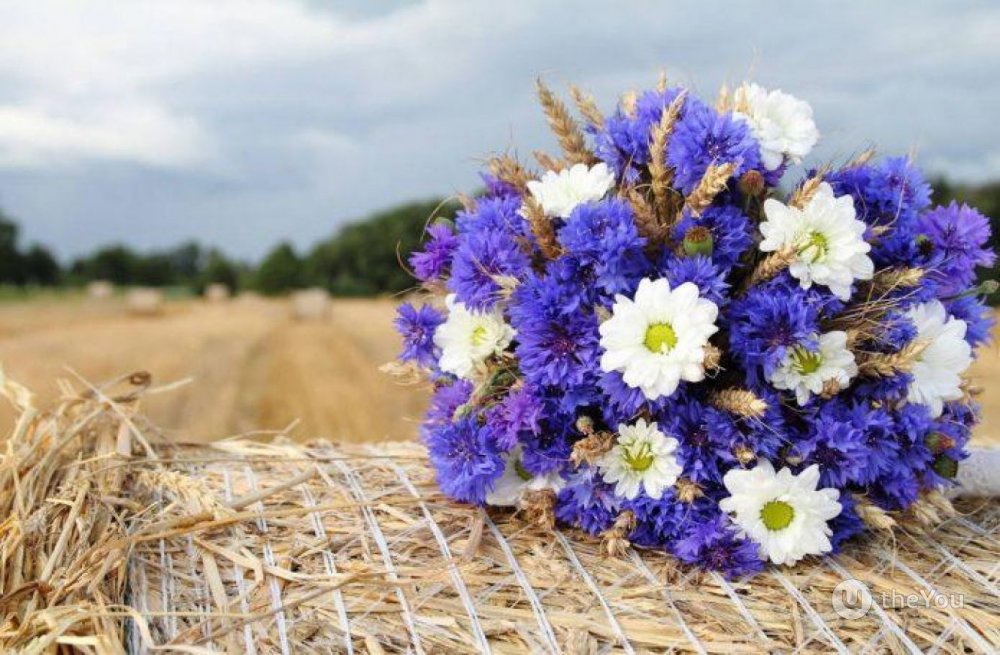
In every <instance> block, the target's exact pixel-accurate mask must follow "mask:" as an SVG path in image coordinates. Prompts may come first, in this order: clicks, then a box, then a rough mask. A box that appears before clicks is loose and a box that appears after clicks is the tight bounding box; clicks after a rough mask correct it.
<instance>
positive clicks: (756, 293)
mask: <svg viewBox="0 0 1000 655" xmlns="http://www.w3.org/2000/svg"><path fill="white" fill-rule="evenodd" d="M817 305H818V303H816V302H815V301H813V299H812V296H811V295H810V294H809V293H807V292H805V291H802V290H801V289H788V291H787V293H774V291H773V289H772V288H771V285H764V286H760V287H757V288H755V289H753V290H751V291H750V292H749V293H747V294H746V296H744V297H743V298H742V299H740V300H737V301H734V302H733V303H732V305H731V307H730V309H729V319H730V328H729V329H730V338H729V343H730V347H731V350H732V354H733V355H734V356H735V357H736V359H737V360H738V361H739V362H740V363H741V364H742V365H743V367H744V368H745V369H746V373H747V378H748V380H749V381H750V382H751V383H757V382H760V381H762V376H763V378H768V377H770V375H771V374H772V373H773V372H774V370H775V369H776V368H777V367H778V366H779V365H780V364H781V362H782V361H783V360H784V358H785V355H786V354H787V353H788V350H789V349H790V348H793V347H795V346H802V347H805V348H810V349H814V348H816V347H817V346H818V344H817V342H816V337H817V335H818V334H819V332H820V328H819V308H818V306H817Z"/></svg>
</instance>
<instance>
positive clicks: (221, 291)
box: [205, 283, 231, 303]
mask: <svg viewBox="0 0 1000 655" xmlns="http://www.w3.org/2000/svg"><path fill="white" fill-rule="evenodd" d="M230 295H231V294H230V293H229V287H228V286H226V285H225V284H218V283H216V284H210V285H208V286H207V287H205V300H207V301H208V302H211V303H220V302H225V301H227V300H229V296H230Z"/></svg>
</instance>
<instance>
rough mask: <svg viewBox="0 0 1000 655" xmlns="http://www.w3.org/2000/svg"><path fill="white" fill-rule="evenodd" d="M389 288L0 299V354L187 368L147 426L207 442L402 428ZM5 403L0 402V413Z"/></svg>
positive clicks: (411, 390) (20, 359)
mask: <svg viewBox="0 0 1000 655" xmlns="http://www.w3.org/2000/svg"><path fill="white" fill-rule="evenodd" d="M395 306H396V303H395V302H394V301H393V300H390V299H380V300H345V299H334V300H333V301H332V303H331V309H330V313H329V316H328V317H326V318H323V319H319V320H314V321H296V320H295V319H294V318H293V312H292V308H291V305H290V301H288V300H268V299H263V298H259V297H253V296H251V297H238V298H234V299H232V300H230V301H228V302H225V303H209V302H206V301H204V300H198V299H193V300H182V301H172V302H167V303H166V305H165V307H164V309H163V313H162V315H160V316H153V317H145V316H130V315H129V314H128V311H127V307H126V305H125V302H124V300H123V299H122V298H120V297H114V298H105V299H100V300H96V301H95V300H92V299H88V298H86V297H84V296H83V295H81V296H79V297H69V298H40V299H37V300H32V301H27V302H16V303H15V302H10V303H2V304H0V363H2V364H3V366H4V367H5V369H6V370H7V372H8V374H9V375H10V376H11V377H13V378H14V379H16V380H18V381H20V382H22V383H24V384H25V385H27V386H28V387H29V388H31V389H32V390H34V391H36V392H37V393H39V394H40V395H41V396H42V398H41V400H42V401H43V402H48V401H51V400H54V399H55V398H56V397H57V395H58V392H59V390H58V387H57V385H56V384H55V382H53V380H55V379H56V378H59V377H62V378H71V377H72V374H71V373H70V372H69V371H68V370H67V367H70V368H71V369H72V370H74V371H76V372H78V373H79V374H80V375H81V376H83V377H84V378H86V379H88V380H91V381H101V380H107V379H110V378H114V377H117V376H118V375H120V374H122V373H124V372H130V371H133V370H138V369H143V370H147V371H149V372H151V373H153V374H154V375H155V376H156V380H155V382H156V383H157V384H161V385H162V384H167V383H170V382H175V381H179V380H185V379H190V382H189V383H188V384H187V385H186V386H185V387H184V388H182V389H179V390H175V391H171V392H170V393H165V394H160V395H154V396H151V397H149V398H147V400H146V404H145V410H146V411H147V412H148V413H149V415H150V417H151V418H152V420H153V421H154V422H156V424H157V425H159V426H161V427H163V428H165V429H167V430H169V431H170V433H172V434H175V435H181V434H183V435H184V437H185V438H186V439H189V440H190V439H193V440H201V441H207V440H210V439H216V438H219V437H223V436H228V435H234V434H240V433H243V432H247V431H251V430H268V429H271V430H280V429H282V428H284V427H286V426H287V425H288V424H290V423H291V422H292V421H295V420H299V421H300V422H299V424H298V426H297V427H296V429H295V430H293V431H292V435H293V436H294V437H296V438H299V439H301V440H306V439H312V438H317V437H319V438H329V439H333V440H337V441H380V440H384V439H407V438H412V437H413V436H414V435H415V434H416V422H417V421H419V419H420V416H421V414H422V412H423V408H424V405H425V402H426V396H427V391H426V389H424V388H421V387H404V386H400V385H399V383H398V382H396V381H395V380H393V379H391V378H389V377H388V376H386V375H384V374H382V373H380V372H379V371H378V367H379V365H381V364H383V363H385V362H387V361H389V360H390V359H392V358H393V357H394V356H395V354H396V352H397V350H398V347H399V342H398V339H397V337H396V335H395V333H394V332H393V330H392V318H393V312H394V309H395ZM974 371H975V374H976V377H977V382H978V383H979V384H980V385H981V386H982V387H983V388H984V393H983V396H982V397H981V400H982V402H983V405H984V412H983V425H982V426H981V428H980V433H981V434H983V435H990V436H993V437H996V436H1000V349H998V348H997V346H995V345H994V346H990V347H987V348H985V349H983V350H982V352H980V355H979V361H978V362H977V363H976V365H975V368H974ZM10 418H11V414H10V410H9V408H7V407H5V406H4V407H0V420H9V419H10Z"/></svg>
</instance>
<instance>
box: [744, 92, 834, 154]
mask: <svg viewBox="0 0 1000 655" xmlns="http://www.w3.org/2000/svg"><path fill="white" fill-rule="evenodd" d="M736 106H737V107H745V108H746V113H741V112H736V115H737V116H738V117H740V118H743V119H744V120H746V121H747V123H749V124H750V131H751V133H752V134H753V137H754V138H755V139H756V140H757V143H759V144H760V158H761V161H763V162H764V166H766V167H767V169H768V170H770V171H773V170H774V169H776V168H778V167H779V166H781V164H782V162H784V160H785V158H786V157H787V158H788V159H789V161H791V162H793V163H796V164H797V163H799V162H800V161H802V158H803V157H805V156H806V155H808V154H809V151H810V150H812V149H813V146H815V145H816V142H817V141H818V140H819V130H818V129H816V123H814V122H813V111H812V107H810V106H809V103H808V102H806V101H805V100H799V99H798V98H796V97H795V96H792V95H789V94H787V93H785V92H784V91H780V90H775V91H768V90H767V89H765V88H764V87H762V86H760V85H759V84H750V85H743V86H741V87H740V88H739V89H737V90H736Z"/></svg>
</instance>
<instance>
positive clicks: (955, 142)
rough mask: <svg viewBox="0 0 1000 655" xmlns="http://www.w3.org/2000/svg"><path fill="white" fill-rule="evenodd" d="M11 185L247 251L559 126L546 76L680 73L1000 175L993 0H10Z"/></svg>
mask: <svg viewBox="0 0 1000 655" xmlns="http://www.w3.org/2000/svg"><path fill="white" fill-rule="evenodd" d="M0 25H2V30H0V207H2V208H3V210H4V212H5V213H7V214H8V215H10V216H12V217H14V218H15V219H16V220H17V221H18V222H19V223H20V224H21V226H22V229H23V231H24V234H25V237H26V239H27V240H29V241H40V242H43V243H45V244H48V245H49V246H50V247H52V248H53V249H54V250H55V251H56V253H57V254H58V255H59V256H60V257H62V258H64V259H68V258H70V257H73V256H77V255H80V254H82V253H85V252H88V251H90V250H92V249H94V248H95V247H97V246H99V245H102V244H106V243H110V242H123V243H127V244H129V245H132V246H135V247H138V248H143V249H149V248H158V247H166V246H170V245H173V244H176V243H178V242H180V241H182V240H185V239H189V238H195V239H198V240H200V241H202V242H203V243H206V244H209V245H214V246H219V247H221V248H223V249H224V250H225V251H227V252H228V253H230V254H232V255H234V256H238V257H240V258H246V259H255V258H259V257H260V256H261V255H262V254H263V253H265V252H266V251H267V250H268V249H269V248H270V247H271V246H272V245H274V244H275V243H276V242H278V241H281V240H290V241H291V242H293V243H294V244H296V245H297V246H299V247H307V246H308V245H309V244H311V243H313V242H315V241H316V240H318V239H320V238H324V237H326V236H329V235H330V234H331V233H332V232H333V231H334V230H335V229H336V228H337V226H338V225H341V224H343V223H344V222H346V221H350V220H354V219H357V218H360V217H363V216H365V215H366V214H368V213H369V212H371V211H373V210H376V209H379V208H384V207H388V206H391V205H393V204H394V203H398V202H401V201H406V200H409V199H414V198H427V197H432V196H436V195H448V194H452V193H454V192H456V191H462V190H470V189H473V188H475V186H476V183H477V179H478V178H477V171H478V170H479V167H480V165H481V163H482V161H483V159H484V158H485V157H486V156H488V155H489V154H490V153H492V152H499V151H506V150H511V149H513V150H516V151H518V152H520V153H522V154H525V155H527V154H530V153H531V151H532V150H534V149H537V148H547V149H552V147H553V142H552V139H551V137H550V136H548V134H547V132H546V127H545V124H544V120H543V117H542V115H541V113H540V111H539V110H538V108H537V105H536V102H535V96H534V80H535V78H536V77H538V76H543V77H544V78H545V80H546V81H547V82H548V83H549V84H550V86H552V87H553V88H554V89H556V90H560V91H565V90H566V85H567V84H569V83H575V84H577V85H579V86H581V87H583V88H584V89H587V90H589V91H591V92H592V93H594V95H595V96H596V97H597V99H598V101H599V103H600V104H601V106H602V107H603V108H604V109H605V111H606V112H610V111H611V109H612V108H613V106H614V104H615V102H616V100H617V98H618V97H619V96H620V95H621V94H622V93H623V92H625V91H628V90H630V89H643V88H649V87H652V86H654V85H655V83H656V78H657V75H658V72H659V71H660V70H661V69H663V70H665V71H666V73H667V75H668V77H669V78H670V79H671V80H672V81H676V82H681V83H684V84H685V85H687V86H689V87H691V88H692V89H693V90H695V91H697V92H700V93H701V94H703V95H705V96H708V97H714V95H715V93H716V91H717V89H718V87H719V85H720V84H721V83H722V82H724V81H729V82H730V83H739V82H740V81H742V80H744V79H753V80H755V81H757V82H759V83H761V84H763V85H765V86H767V87H769V88H781V89H783V90H785V91H787V92H790V93H792V94H794V95H796V96H798V97H801V98H803V99H806V100H808V101H809V102H810V103H811V104H812V105H813V108H814V110H815V117H816V122H817V124H818V126H819V128H820V131H821V133H822V141H821V145H820V147H819V148H818V149H817V150H816V151H814V155H813V161H815V162H817V163H822V161H824V160H826V159H829V158H834V159H837V158H843V157H849V156H850V155H851V154H853V153H857V152H859V151H861V150H863V149H864V148H866V147H868V146H870V145H871V146H875V147H877V149H878V150H879V151H880V152H884V153H910V152H912V153H915V155H916V157H917V160H918V162H919V163H920V164H921V165H923V166H924V168H925V169H926V170H928V171H930V172H932V173H941V174H946V175H948V176H949V177H951V178H953V179H956V180H960V181H971V182H975V181H982V180H987V179H994V178H1000V120H998V114H1000V84H998V82H1000V79H998V78H1000V72H998V71H1000V3H997V2H995V1H989V0H987V1H984V2H964V1H960V0H952V1H949V2H921V1H913V0H911V1H909V2H905V3H903V2H894V3H887V2H886V3H878V2H869V1H857V2H838V3H807V4H803V3H789V2H776V1H770V0H756V1H755V2H742V1H734V0H696V1H692V2H688V1H672V2H639V1H633V2H621V3H609V2H586V1H581V2H572V3H570V2H540V1H537V0H535V1H531V0H525V1H523V2H522V1H512V0H507V1H505V2H495V1H493V2H490V1H485V0H484V1H481V2H480V1H478V0H456V1H444V0H427V1H422V2H384V1H383V2H368V1H367V0H353V1H350V2H318V1H317V2H302V1H295V0H268V1H264V0H240V1H237V0H215V1H213V2H205V1H204V0H170V1H169V2H168V1H163V2H145V1H143V0H130V1H129V2H112V1H108V0H105V1H102V2H88V1H86V0H77V1H71V0H66V1H62V2H60V1H55V0H32V1H31V2H14V1H8V0H0Z"/></svg>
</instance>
